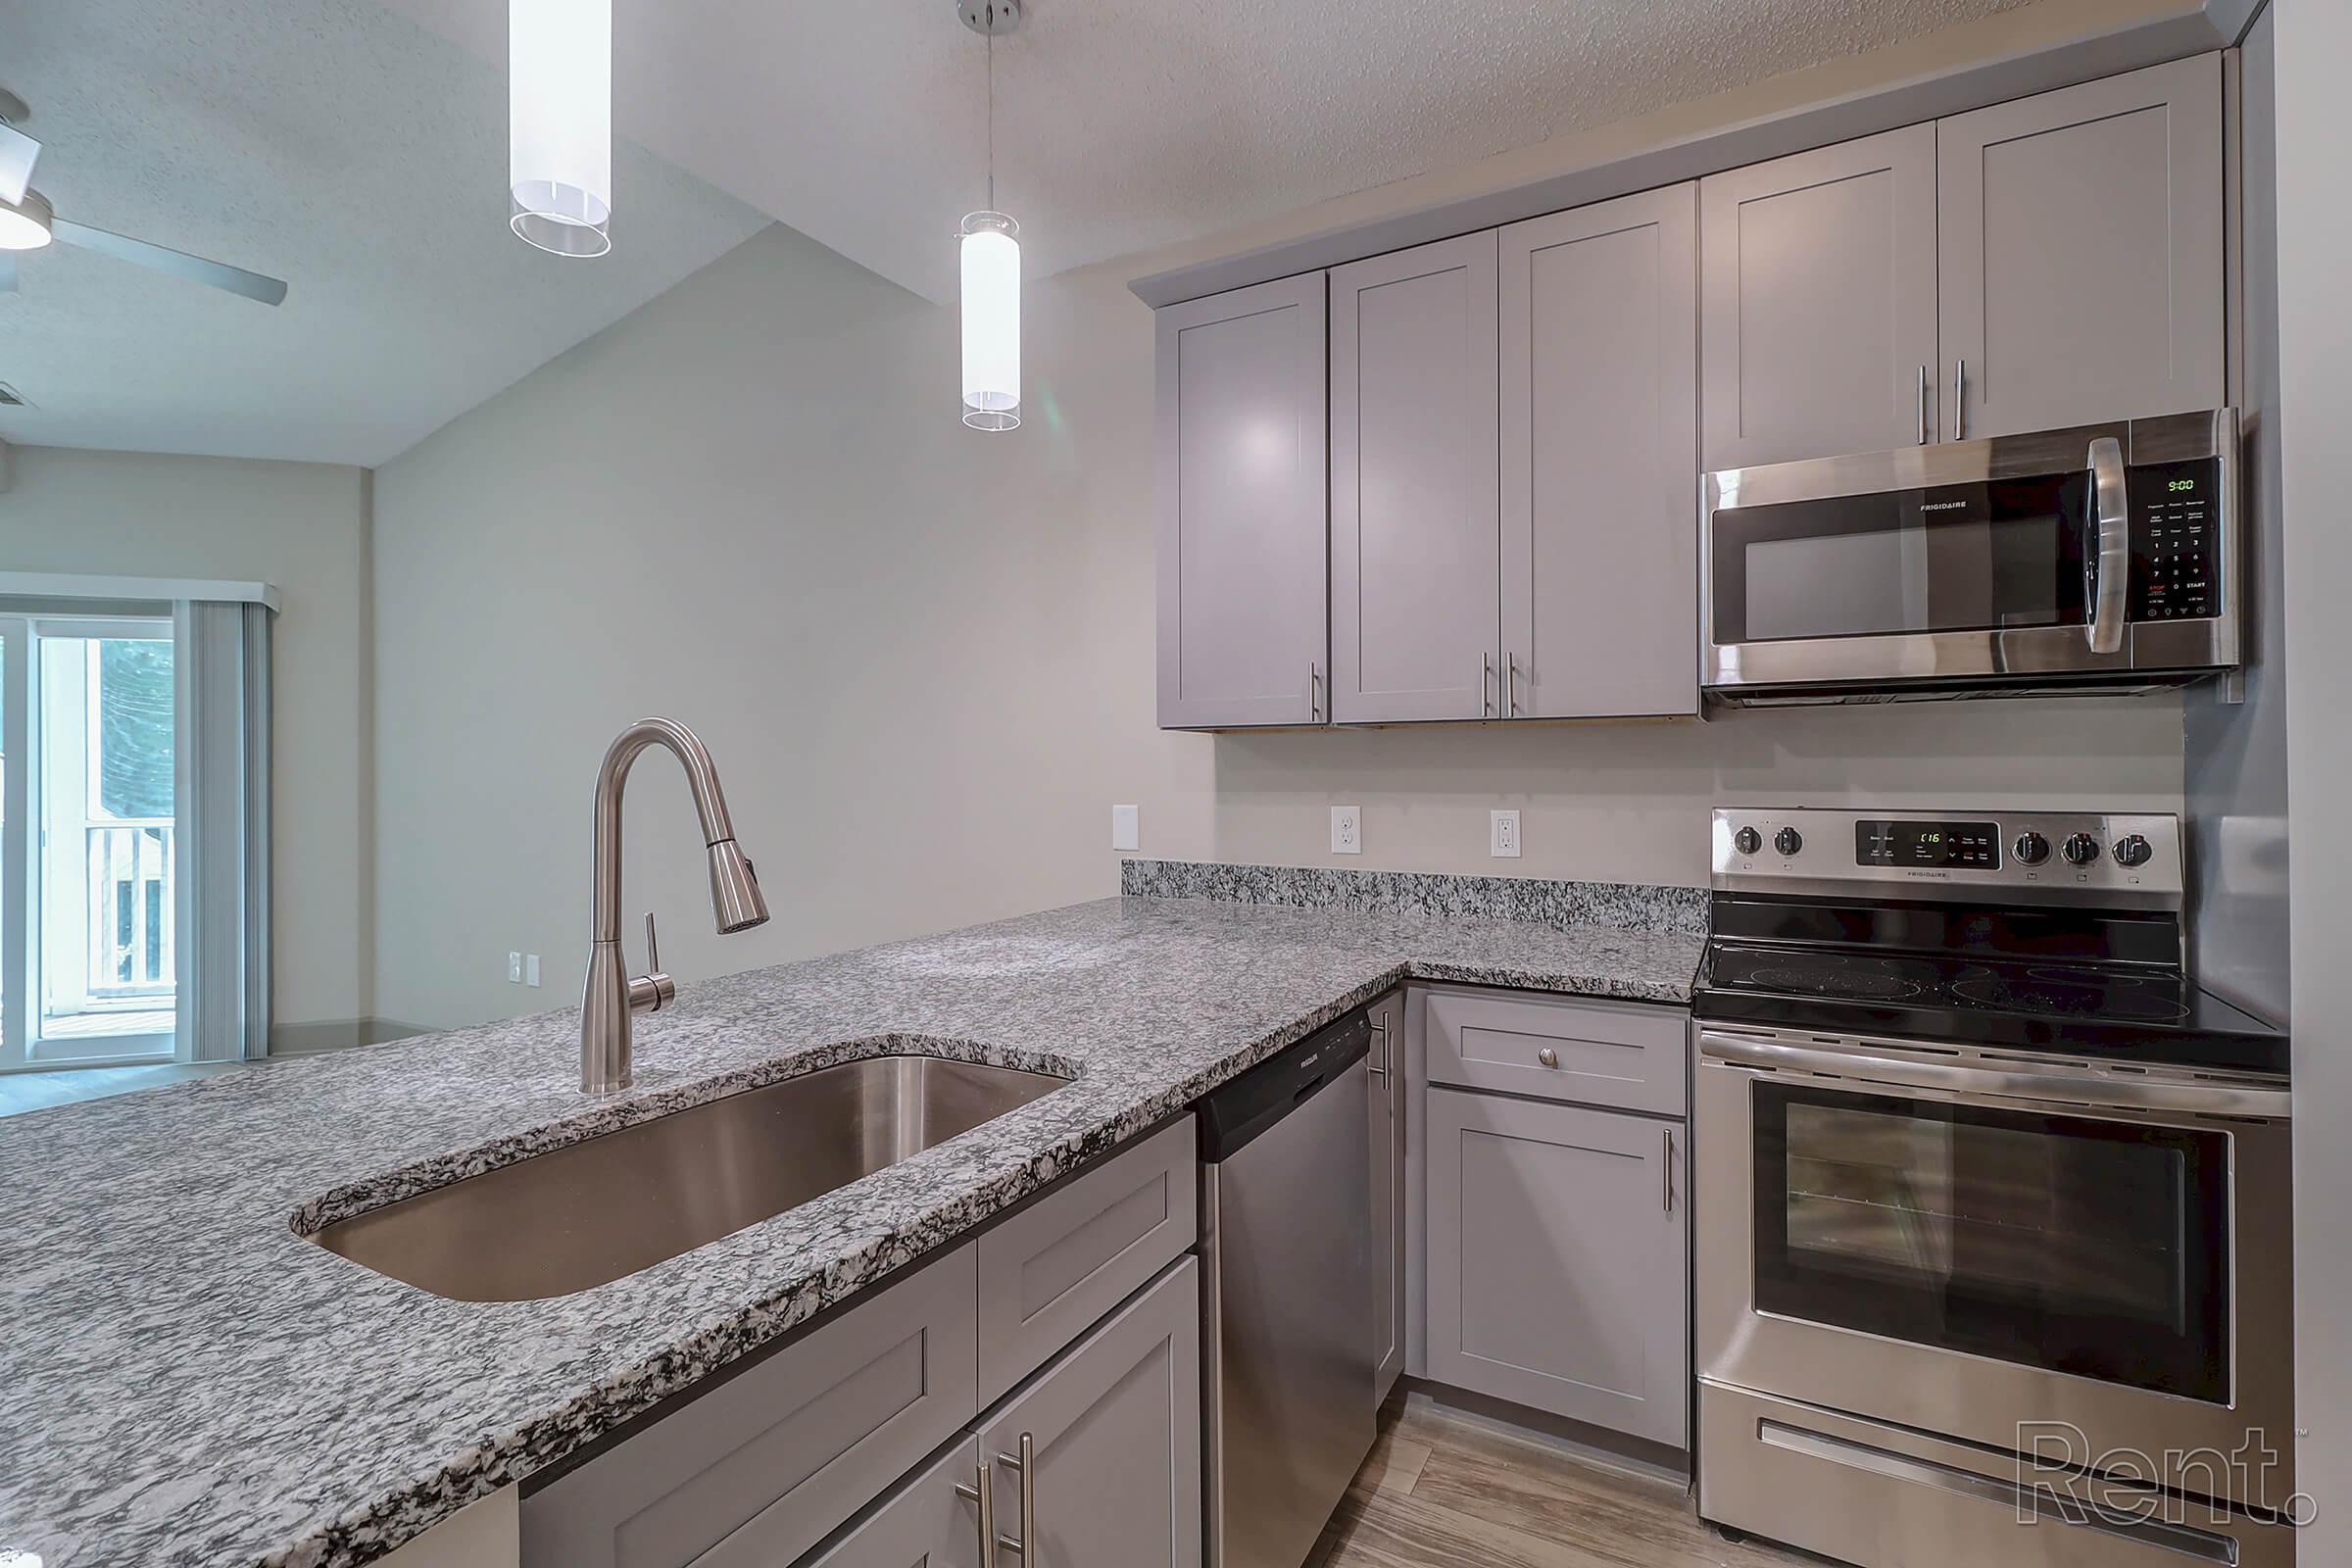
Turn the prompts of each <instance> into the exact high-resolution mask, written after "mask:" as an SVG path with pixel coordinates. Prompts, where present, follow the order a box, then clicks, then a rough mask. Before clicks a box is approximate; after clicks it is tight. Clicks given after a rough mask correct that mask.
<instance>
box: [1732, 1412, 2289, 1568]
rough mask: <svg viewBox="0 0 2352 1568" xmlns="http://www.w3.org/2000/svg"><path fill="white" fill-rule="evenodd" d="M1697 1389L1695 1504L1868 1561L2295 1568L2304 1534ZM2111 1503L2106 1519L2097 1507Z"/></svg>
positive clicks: (1909, 1566) (2201, 1504) (1846, 1419)
mask: <svg viewBox="0 0 2352 1568" xmlns="http://www.w3.org/2000/svg"><path fill="white" fill-rule="evenodd" d="M2020 1480H2021V1474H2020V1465H2019V1462H2018V1461H2017V1460H2016V1459H2015V1458H2014V1457H2012V1456H2009V1455H2004V1454H2001V1453H1997V1452H1995V1451H1993V1450H1991V1449H1987V1448H1983V1447H1979V1446H1975V1445H1973V1444H1970V1445H1964V1444H1958V1443H1951V1442H1946V1441H1944V1440H1942V1439H1938V1438H1933V1437H1929V1436H1927V1435H1926V1434H1924V1433H1919V1432H1914V1431H1910V1430H1908V1429H1905V1428H1900V1427H1890V1426H1883V1425H1881V1424H1879V1423H1877V1422H1871V1421H1860V1420H1856V1419H1854V1418H1852V1417H1850V1416H1843V1415H1838V1414H1836V1413H1834V1412H1831V1411H1828V1410H1821V1409H1817V1408H1815V1407H1813V1406H1811V1405H1806V1404H1798V1403H1795V1402H1792V1401H1789V1400H1785V1399H1776V1398H1773V1397H1769V1396H1766V1395H1760V1394H1752V1393H1749V1392H1748V1391H1746V1390H1744V1389H1736V1388H1732V1387H1730V1386H1729V1385H1726V1384H1720V1383H1714V1382H1711V1381H1707V1380H1704V1379H1702V1380H1700V1383H1699V1389H1698V1511H1699V1514H1700V1515H1701V1517H1703V1518H1706V1519H1710V1520H1712V1521H1714V1522H1715V1523H1716V1524H1719V1525H1726V1526H1729V1527H1731V1528H1733V1529H1736V1530H1744V1531H1746V1532H1748V1533H1749V1534H1751V1535H1755V1536H1761V1537H1763V1538H1765V1539H1766V1540H1770V1541H1778V1542H1784V1543H1787V1544H1792V1545H1798V1546H1802V1547H1803V1548H1804V1549H1806V1550H1808V1551H1815V1552H1820V1553H1823V1554H1825V1555H1827V1556H1831V1557H1838V1558H1842V1559H1844V1560H1846V1561H1848V1562H1856V1563H1867V1564H1869V1565H1870V1568H1981V1565H1983V1564H1986V1563H1998V1564H2000V1565H2001V1568H2194V1565H2196V1564H2199V1563H2210V1564H2216V1565H2220V1568H2292V1565H2293V1563H2294V1560H2295V1533H2294V1530H2293V1529H2292V1528H2291V1527H2289V1526H2287V1525H2285V1524H2281V1523H2274V1522H2266V1521H2264V1520H2262V1519H2258V1518H2255V1517H2253V1516H2250V1515H2248V1514H2245V1513H2242V1512H2239V1511H2236V1510H2234V1509H2229V1508H2227V1507H2224V1506H2223V1505H2221V1504H2217V1503H2213V1502H2207V1501H2188V1500H2185V1499H2180V1498H2165V1499H2151V1498H2149V1497H2148V1496H2147V1495H2146V1494H2144V1493H2137V1492H2132V1491H2130V1490H2127V1489H2124V1488H2122V1487H2117V1486H2113V1485H2112V1484H2110V1485H2109V1486H2105V1487H2094V1484H2092V1483H2088V1482H2084V1481H2081V1480H2075V1481H2071V1482H2069V1481H2061V1480H2055V1479H2049V1480H2045V1481H2044V1482H2043V1484H2042V1486H2041V1487H2039V1488H2021V1487H2020V1485H2019V1482H2020ZM2102 1503H2104V1504H2107V1505H2108V1507H2107V1511H2106V1512H2104V1513H2103V1514H2102V1512H2101V1511H2100V1509H2099V1507H2098V1505H2099V1504H2102Z"/></svg>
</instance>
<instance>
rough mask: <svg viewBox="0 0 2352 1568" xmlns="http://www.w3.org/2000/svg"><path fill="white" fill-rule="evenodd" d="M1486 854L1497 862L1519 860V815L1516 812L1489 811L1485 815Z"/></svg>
mask: <svg viewBox="0 0 2352 1568" xmlns="http://www.w3.org/2000/svg"><path fill="white" fill-rule="evenodd" d="M1487 854H1488V855H1489V856H1490V857H1492V858H1495V859H1497V860H1516V859H1517V858H1519V813H1518V812H1517V811H1489V812H1488V813H1487Z"/></svg>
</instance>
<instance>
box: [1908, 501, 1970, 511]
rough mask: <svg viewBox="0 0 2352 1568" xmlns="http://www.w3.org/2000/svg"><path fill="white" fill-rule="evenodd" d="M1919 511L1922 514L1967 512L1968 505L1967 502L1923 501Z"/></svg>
mask: <svg viewBox="0 0 2352 1568" xmlns="http://www.w3.org/2000/svg"><path fill="white" fill-rule="evenodd" d="M1919 510H1920V511H1922V512H1966V511H1967V510H1968V503H1967V502H1965V501H1922V502H1921V503H1920V504H1919Z"/></svg>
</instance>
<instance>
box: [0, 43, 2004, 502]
mask: <svg viewBox="0 0 2352 1568" xmlns="http://www.w3.org/2000/svg"><path fill="white" fill-rule="evenodd" d="M2024 3H2027V0H1353V3H1348V4H1343V3H1336V0H1189V3H1183V4H1174V5H1171V4H1168V3H1166V0H1029V21H1028V24H1027V25H1025V26H1024V27H1023V29H1022V30H1021V31H1020V32H1019V33H1017V34H1015V35H1013V36H1011V37H1009V38H1005V39H1000V40H999V41H998V43H997V107H998V121H997V136H996V139H997V168H998V201H999V205H1000V206H1002V207H1004V208H1005V210H1006V211H1008V212H1010V213H1012V214H1013V215H1014V216H1015V217H1017V218H1018V219H1020V221H1021V223H1022V230H1023V234H1022V237H1023V240H1024V244H1025V258H1024V260H1025V263H1026V268H1025V270H1027V271H1028V272H1029V273H1030V274H1031V275H1032V276H1041V275H1046V274H1050V273H1052V272H1055V271H1059V270H1063V269H1066V268H1070V267H1075V266H1079V265H1083V264H1085V263H1088V262H1093V261H1098V260H1102V259H1104V258H1107V257H1112V256H1119V255H1126V254H1131V253H1135V252H1139V251H1145V250H1149V249H1151V248H1153V247H1155V246H1159V245H1162V244H1166V243H1169V242H1172V241H1176V240H1181V239H1189V238H1193V237H1196V236H1199V235H1201V234H1206V233H1212V232H1215V231H1217V230H1221V229H1224V228H1228V227H1231V226H1233V225H1235V224H1239V223H1244V222H1248V221H1252V220H1256V219H1261V218H1266V217H1271V216H1274V215H1276V214H1279V213H1282V212H1285V211H1288V210H1290V209H1292V208H1294V207H1298V206H1301V205H1304V204H1307V203H1311V202H1316V201H1320V200H1323V199H1326V198H1328V197H1332V196H1337V195H1343V194H1346V193H1348V192H1351V191H1356V190H1362V189H1365V188H1367V187H1370V186H1373V185H1378V184H1383V183H1386V182H1388V181H1390V180H1395V179H1400V178H1404V177H1406V176H1408V175H1412V174H1416V173H1421V172H1428V171H1430V170H1433V169H1440V168H1445V167H1446V166H1449V165H1452V164H1456V163H1460V162H1464V161H1466V160H1469V159H1473V158H1477V157H1481V156H1484V155H1486V154H1489V153H1494V152H1497V151H1501V150H1504V149H1508V148H1512V147H1520V146H1525V145H1527V144H1529V143H1531V142H1536V141H1541V140H1543V139H1544V138H1545V137H1548V136H1553V135H1558V134H1561V133H1563V132H1566V131H1571V130H1575V129H1579V128H1582V127H1585V126H1589V125H1594V124H1599V123H1607V122H1610V121H1614V120H1619V119H1623V118H1625V117H1627V116H1629V115H1633V114H1638V113H1641V112H1642V111H1644V110H1648V109H1651V108H1655V107H1657V106H1659V105H1662V104H1666V103H1671V102H1675V101H1678V100H1682V99H1687V98H1691V97H1696V96H1700V95H1703V94H1706V93H1710V92H1714V91H1719V90H1722V89H1724V88H1727V87H1732V86H1736V85H1739V84H1740V83H1743V82H1747V81H1752V80H1755V79H1758V78H1761V77H1764V76H1768V75H1772V74H1776V73H1781V72H1784V71H1789V70H1793V69H1796V68H1798V67H1801V66H1805V65H1810V64H1813V63H1816V62H1818V61H1821V60H1825V59H1829V58H1832V57H1834V56H1838V55H1842V54H1848V53H1852V52H1856V51H1859V50H1864V49H1869V48H1872V47H1875V46H1877V45H1880V44H1884V43H1887V42H1890V41H1893V40H1895V39H1898V38H1902V37H1907V36H1910V35H1914V34H1917V33H1920V32H1924V31H1928V30H1930V29H1932V28H1936V27H1940V26H1946V25H1952V24H1955V23H1959V22H1964V21H1968V20H1970V19H1972V18H1976V17H1980V16H1984V15H1985V14H1987V13H1990V12H1995V11H2001V10H2007V9H2011V8H2013V7H2015V6H2017V5H2020V4H2024ZM613 10H614V31H615V38H616V47H615V62H614V65H615V72H614V74H615V84H614V98H615V119H616V123H617V127H618V131H619V133H620V135H621V137H622V138H623V141H622V144H621V146H620V147H619V148H618V150H617V158H616V169H615V186H616V190H615V207H616V212H615V217H614V220H613V237H614V250H613V254H612V255H611V256H610V257H607V258H604V259H602V260H599V261H595V262H585V263H583V262H568V261H561V260H557V259H554V258H548V257H544V256H542V255H540V254H539V253H537V252H534V251H531V250H529V249H528V248H526V247H524V246H523V245H521V244H520V243H519V242H517V241H515V239H513V238H512V237H511V236H510V235H509V234H508V233H507V231H506V226H505V215H506V198H505V193H504V186H505V171H506V91H505V81H504V60H505V52H506V48H505V46H506V6H505V4H504V3H503V0H382V3H380V4H379V3H377V0H0V86H4V87H7V88H9V89H11V90H13V91H15V92H17V93H19V94H21V95H22V96H24V97H25V98H26V99H27V100H29V101H30V102H31V104H32V107H33V112H34V118H33V120H32V122H31V123H29V124H28V126H27V127H26V128H27V129H29V130H31V131H33V132H34V133H36V134H38V135H39V136H40V137H41V138H42V139H43V141H44V142H46V143H47V145H48V151H47V153H46V155H45V156H44V158H43V161H42V165H41V170H40V173H39V175H38V183H39V185H40V187H41V188H42V189H43V190H44V191H45V192H46V193H47V194H48V195H49V196H50V197H51V198H52V199H53V200H54V201H55V202H56V205H57V209H58V211H59V212H60V213H61V214H63V215H65V216H67V217H70V218H75V219H79V220H80V221H84V222H88V223H92V224H95V225H97V226H100V227H105V228H115V229H120V230H123V231H125V232H128V233H132V234H136V235H139V236H141V237H143V238H147V239H152V240H155V241H157V242H159V243H163V244H168V245H172V246H175V247H177V248H180V249H184V250H193V251H197V252H199V253H202V254H206V255H212V256H218V257H220V258H221V260H223V261H229V262H234V263H237V264H239V265H241V266H245V267H250V268H253V269H256V270H261V271H265V272H270V273H274V274H276V275H278V276H282V277H285V278H287V279H288V280H289V281H290V283H291V284H292V292H291V294H290V296H289V298H288V300H287V303H286V305H285V306H284V307H283V308H282V309H280V310H278V311H274V312H273V311H270V310H268V309H266V308H263V307H261V306H257V305H254V304H252V303H250V302H248V301H245V300H241V299H236V298H233V297H231V296H228V295H224V294H217V293H215V292H213V291H211V290H207V289H203V288H199V287H196V286H194V285H191V284H187V283H184V282H180V281H177V280H174V279H171V278H164V277H158V276H154V275H152V274H149V273H147V272H144V271H141V270H137V269H134V268H131V267H128V266H125V265H124V264H122V263H120V262H115V261H110V260H108V259H105V258H103V257H97V256H91V255H87V254H84V253H80V252H76V251H73V250H70V249H68V248H66V247H62V246H59V247H52V248H51V249H50V250H48V251H46V252H43V253H40V254H38V255H35V256H32V257H30V258H28V259H26V260H25V264H24V268H23V282H22V292H21V293H19V294H17V295H15V296H6V295H0V381H7V382H10V383H12V384H13V385H15V386H16V387H17V388H18V389H19V390H21V391H22V392H24V393H25V395H26V396H27V397H29V398H30V399H32V400H33V402H34V403H35V404H36V405H38V406H39V407H38V408H37V410H35V411H21V410H4V411H0V436H5V437H7V438H9V439H12V440H16V441H20V442H26V443H41V442H52V443H58V444H65V445H78V446H111V447H126V448H137V449H145V450H156V451H182V452H188V451H193V452H216V453H224V454H233V455H242V456H260V457H284V458H309V459H319V460H329V461H343V462H357V463H368V464H372V463H377V462H381V461H382V460H383V459H385V458H387V457H389V456H391V455H393V454H394V453H397V452H399V451H401V450H403V449H404V448H406V447H407V446H409V445H410V444H412V443H413V442H415V441H416V440H417V439H418V438H419V437H421V436H422V435H424V434H425V433H427V432H428V431H430V430H432V429H433V428H435V427H436V426H438V425H439V424H441V423H443V422H444V421H446V420H447V419H449V418H451V417H455V416H456V415H458V414H460V413H462V412H464V411H465V410H466V409H467V408H470V407H472V406H473V405H474V404H475V403H478V402H480V401H481V400H482V399H483V398H485V397H487V396H488V395H490V394H491V393H492V392H495V391H497V390H498V389H499V388H501V387H503V386H505V385H507V384H509V383H511V382H513V381H515V379H517V378H519V377H520V376H522V375H523V374H526V373H527V372H529V371H530V370H531V369H533V368H536V367H538V366H539V365H541V364H544V363H545V362H546V361H547V360H549V359H551V358H553V357H554V356H555V355H557V354H559V353H561V352H562V351H563V350H564V349H565V348H567V347H569V346H570V345H572V344H574V343H576V342H578V341H580V340H581V339H582V338H585V337H587V336H589V335H590V334H591V333H593V332H595V331H597V330H598V329H600V328H601V327H603V326H605V325H606V324H608V323H610V322H611V321H613V320H614V319H618V318H619V317H621V316H623V315H625V314H627V313H628V312H629V311H631V310H633V309H635V308H636V307H637V306H638V305H640V304H642V303H644V302H645V301H646V300H647V299H650V298H651V297H652V296H653V295H655V294H657V293H659V292H661V291H662V289H664V288H666V287H668V286H669V285H671V284H672V283H674V282H676V281H677V280H678V279H680V278H682V277H684V276H685V275H686V274H687V273H689V272H691V271H693V270H696V269H697V268H699V267H701V266H703V265H704V264H706V263H708V262H709V261H711V259H712V258H714V257H716V256H717V255H719V254H720V253H721V252H723V251H724V250H726V249H727V248H728V247H730V246H731V245H733V244H734V243H736V242H737V241H739V240H741V239H742V238H744V237H746V236H747V235H748V234H750V233H751V232H753V231H754V230H755V229H756V228H758V227H759V226H760V223H761V222H762V221H763V219H762V215H764V216H765V217H772V218H774V219H777V220H780V221H784V222H787V223H790V224H791V225H793V226H794V227H796V228H798V229H801V230H802V231H804V232H806V233H808V234H809V235H811V236H813V237H815V238H816V239H818V240H820V241H822V242H823V243H825V244H826V245H829V246H831V247H832V248H833V249H835V250H837V251H840V252H841V253H842V254H844V255H846V256H848V257H849V258H850V259H852V260H853V261H856V262H858V263H861V264H862V265H864V266H866V267H868V268H870V269H871V270H874V271H876V272H878V273H880V274H882V275H883V276H885V277H888V278H891V279H893V280H895V281H897V282H899V283H901V284H903V285H905V286H907V287H908V288H910V289H913V290H915V291H916V292H918V293H921V294H924V295H927V296H929V297H930V298H932V299H936V300H943V301H944V300H946V299H949V298H951V297H952V295H953V290H954V286H955V246H954V240H953V235H954V231H955V226H956V220H957V219H958V218H959V217H960V216H961V215H962V214H963V213H964V212H966V211H967V210H969V209H972V208H975V207H978V206H980V205H981V204H982V202H983V199H984V194H985V185H984V173H983V171H984V161H983V146H984V140H983V136H984V125H985V116H984V105H985V96H984V94H985V77H984V74H983V65H984V55H985V49H984V45H983V43H982V41H981V40H980V39H979V38H977V37H976V36H974V35H973V34H971V33H970V32H967V31H966V30H965V29H964V28H963V27H962V26H961V25H959V24H958V23H957V22H956V17H955V10H954V4H953V0H692V3H683V4H682V3H678V0H614V3H613ZM706 182H707V183H706ZM722 192H724V193H725V194H721V193H722Z"/></svg>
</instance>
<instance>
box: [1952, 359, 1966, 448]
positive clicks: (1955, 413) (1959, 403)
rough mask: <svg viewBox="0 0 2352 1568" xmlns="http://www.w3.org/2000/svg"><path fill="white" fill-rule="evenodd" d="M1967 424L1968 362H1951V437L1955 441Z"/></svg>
mask: <svg viewBox="0 0 2352 1568" xmlns="http://www.w3.org/2000/svg"><path fill="white" fill-rule="evenodd" d="M1967 425H1968V362H1967V361H1966V360H1954V361H1953V362H1952V439H1953V440H1955V441H1957V440H1959V439H1960V438H1961V436H1962V435H1963V434H1965V433H1966V431H1967Z"/></svg>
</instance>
